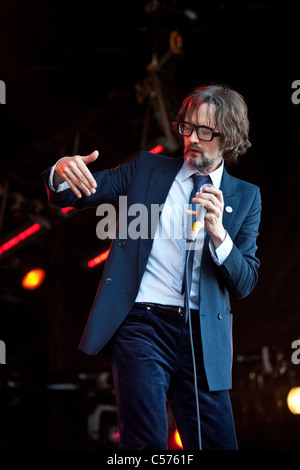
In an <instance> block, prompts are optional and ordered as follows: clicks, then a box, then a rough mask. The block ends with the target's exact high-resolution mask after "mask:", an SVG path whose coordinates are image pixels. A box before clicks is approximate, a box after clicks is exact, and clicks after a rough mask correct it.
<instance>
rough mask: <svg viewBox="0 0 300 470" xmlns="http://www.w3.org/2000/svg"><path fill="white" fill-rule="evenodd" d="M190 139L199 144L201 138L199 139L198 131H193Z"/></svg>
mask: <svg viewBox="0 0 300 470" xmlns="http://www.w3.org/2000/svg"><path fill="white" fill-rule="evenodd" d="M189 139H190V141H191V142H199V137H198V134H197V132H196V129H193V132H192V133H191V135H190V137H189Z"/></svg>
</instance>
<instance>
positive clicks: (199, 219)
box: [187, 183, 214, 242]
mask: <svg viewBox="0 0 300 470" xmlns="http://www.w3.org/2000/svg"><path fill="white" fill-rule="evenodd" d="M207 187H212V188H214V185H213V184H209V183H207V184H204V185H203V186H202V187H201V188H200V191H199V192H200V194H201V193H203V192H205V188H207ZM187 212H189V211H187ZM191 213H192V215H195V213H194V211H191ZM205 214H206V207H204V205H202V204H199V208H198V210H197V212H196V220H195V222H194V223H193V227H192V231H191V234H190V238H189V240H190V241H192V242H194V241H195V240H196V238H197V236H198V233H199V232H200V230H201V228H202V227H203V224H204V217H205Z"/></svg>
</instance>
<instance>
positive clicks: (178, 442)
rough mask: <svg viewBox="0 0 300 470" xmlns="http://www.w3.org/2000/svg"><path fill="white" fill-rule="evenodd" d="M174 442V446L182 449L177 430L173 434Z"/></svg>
mask: <svg viewBox="0 0 300 470" xmlns="http://www.w3.org/2000/svg"><path fill="white" fill-rule="evenodd" d="M174 442H175V444H176V445H177V446H178V447H179V448H180V449H183V447H182V442H181V438H180V435H179V432H178V430H177V429H176V431H175V432H174Z"/></svg>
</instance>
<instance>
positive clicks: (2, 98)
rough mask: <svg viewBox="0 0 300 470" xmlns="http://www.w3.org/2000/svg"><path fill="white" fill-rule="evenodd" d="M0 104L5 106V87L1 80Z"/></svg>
mask: <svg viewBox="0 0 300 470" xmlns="http://www.w3.org/2000/svg"><path fill="white" fill-rule="evenodd" d="M0 104H6V86H5V83H4V81H3V80H0Z"/></svg>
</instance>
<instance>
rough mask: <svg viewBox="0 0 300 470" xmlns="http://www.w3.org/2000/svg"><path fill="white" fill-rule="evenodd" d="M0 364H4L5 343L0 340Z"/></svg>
mask: <svg viewBox="0 0 300 470" xmlns="http://www.w3.org/2000/svg"><path fill="white" fill-rule="evenodd" d="M0 364H6V344H5V343H4V341H2V340H0Z"/></svg>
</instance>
